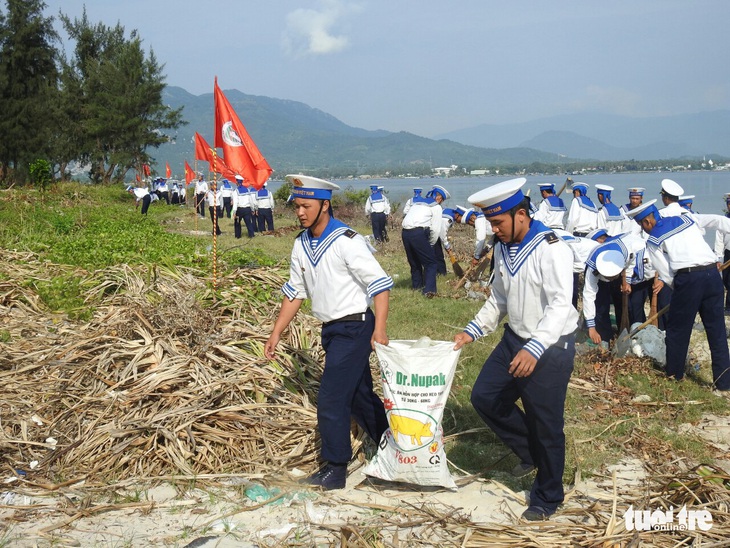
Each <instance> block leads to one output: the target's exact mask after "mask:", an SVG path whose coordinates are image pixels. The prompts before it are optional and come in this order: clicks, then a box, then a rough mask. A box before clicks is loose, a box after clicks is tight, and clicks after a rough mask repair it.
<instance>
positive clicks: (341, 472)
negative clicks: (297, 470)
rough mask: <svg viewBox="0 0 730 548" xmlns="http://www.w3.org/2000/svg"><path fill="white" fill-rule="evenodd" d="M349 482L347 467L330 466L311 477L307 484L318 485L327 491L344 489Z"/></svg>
mask: <svg viewBox="0 0 730 548" xmlns="http://www.w3.org/2000/svg"><path fill="white" fill-rule="evenodd" d="M346 481H347V465H339V466H338V465H332V464H328V465H327V466H325V467H324V468H322V470H320V471H319V472H317V473H316V474H313V475H311V476H309V477H308V478H307V480H306V482H307V483H308V484H309V485H318V486H320V487H322V488H323V489H324V490H325V491H331V490H333V489H342V488H344V487H345V483H346Z"/></svg>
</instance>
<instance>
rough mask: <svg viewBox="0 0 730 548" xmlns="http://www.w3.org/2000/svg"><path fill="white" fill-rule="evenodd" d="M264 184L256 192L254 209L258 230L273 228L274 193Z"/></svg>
mask: <svg viewBox="0 0 730 548" xmlns="http://www.w3.org/2000/svg"><path fill="white" fill-rule="evenodd" d="M267 184H268V183H266V182H265V181H264V185H263V186H262V187H261V188H260V189H259V191H258V192H257V193H256V209H257V215H256V216H257V218H258V229H259V230H258V231H259V232H263V231H265V230H274V195H273V194H272V193H271V191H270V190H269V189H268V188H267Z"/></svg>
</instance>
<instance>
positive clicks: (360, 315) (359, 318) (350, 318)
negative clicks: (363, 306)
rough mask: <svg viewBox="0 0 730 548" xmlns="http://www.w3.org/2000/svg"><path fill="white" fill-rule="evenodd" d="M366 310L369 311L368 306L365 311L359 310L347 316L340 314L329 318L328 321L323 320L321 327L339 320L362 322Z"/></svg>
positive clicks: (365, 316) (366, 313)
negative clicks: (332, 318) (334, 317)
mask: <svg viewBox="0 0 730 548" xmlns="http://www.w3.org/2000/svg"><path fill="white" fill-rule="evenodd" d="M368 312H370V309H369V308H368V309H367V310H366V311H365V312H359V313H357V314H349V315H347V316H342V317H341V318H337V319H336V320H330V321H328V322H324V323H323V324H322V327H327V326H329V325H332V324H333V323H340V322H364V321H365V319H366V318H367V315H368Z"/></svg>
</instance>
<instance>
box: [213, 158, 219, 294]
mask: <svg viewBox="0 0 730 548" xmlns="http://www.w3.org/2000/svg"><path fill="white" fill-rule="evenodd" d="M217 157H218V156H217V152H216V150H215V149H213V166H212V167H213V302H215V301H216V290H217V288H218V278H217V274H218V249H217V246H218V196H217V192H218V189H217V188H216V185H217V179H216V172H215V168H216V165H215V164H216V159H217Z"/></svg>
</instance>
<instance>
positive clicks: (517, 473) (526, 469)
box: [511, 462, 535, 478]
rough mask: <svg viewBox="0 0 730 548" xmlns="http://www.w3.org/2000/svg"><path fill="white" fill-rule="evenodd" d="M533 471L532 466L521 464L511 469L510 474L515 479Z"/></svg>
mask: <svg viewBox="0 0 730 548" xmlns="http://www.w3.org/2000/svg"><path fill="white" fill-rule="evenodd" d="M534 469H535V467H534V466H533V465H532V464H529V463H527V462H521V463H519V464H518V465H516V466H515V467H514V468H513V469H512V471H511V474H512V475H513V476H514V477H516V478H523V477H525V476H526V475H527V474H529V473H530V472H532V471H533V470H534Z"/></svg>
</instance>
